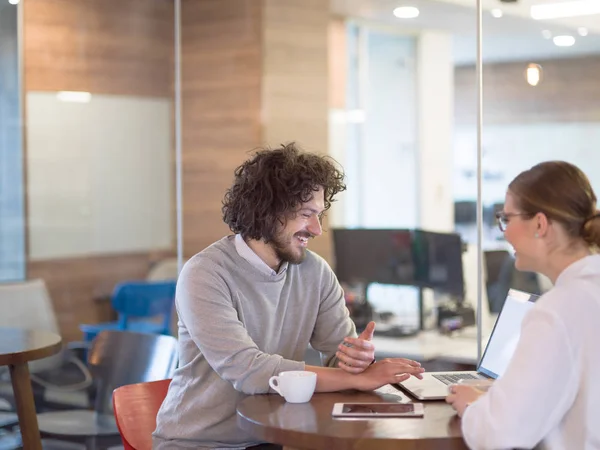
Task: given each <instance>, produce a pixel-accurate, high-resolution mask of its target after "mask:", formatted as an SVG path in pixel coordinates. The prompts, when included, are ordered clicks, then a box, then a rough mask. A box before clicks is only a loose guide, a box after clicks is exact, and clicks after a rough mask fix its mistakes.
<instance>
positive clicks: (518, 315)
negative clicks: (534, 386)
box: [478, 289, 538, 378]
mask: <svg viewBox="0 0 600 450" xmlns="http://www.w3.org/2000/svg"><path fill="white" fill-rule="evenodd" d="M537 299H538V296H537V295H534V294H528V293H526V292H521V291H517V290H516V289H511V290H509V291H508V296H507V297H506V301H505V302H504V305H503V306H502V311H500V315H499V316H498V320H496V325H495V326H494V330H493V331H492V334H491V335H490V339H489V341H488V344H487V347H486V349H485V353H484V354H483V357H482V358H481V362H480V364H479V367H478V371H479V372H481V373H483V374H485V375H487V376H489V377H492V378H498V377H500V376H502V374H503V373H504V371H505V370H506V367H507V366H508V363H509V362H510V360H511V358H512V355H513V353H514V352H515V348H516V347H517V343H518V342H519V337H520V336H521V323H522V322H523V318H524V317H525V314H526V313H527V311H529V310H530V309H531V308H532V307H533V305H534V303H535V301H536V300H537Z"/></svg>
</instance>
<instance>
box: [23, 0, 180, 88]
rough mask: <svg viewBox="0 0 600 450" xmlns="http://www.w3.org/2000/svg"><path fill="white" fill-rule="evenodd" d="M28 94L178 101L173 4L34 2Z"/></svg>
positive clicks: (27, 10)
mask: <svg viewBox="0 0 600 450" xmlns="http://www.w3.org/2000/svg"><path fill="white" fill-rule="evenodd" d="M23 8H24V55H25V59H24V64H25V75H24V76H25V88H26V90H30V91H61V90H70V91H89V92H93V93H102V94H123V95H140V96H156V97H171V96H172V89H171V79H172V73H173V65H172V59H171V58H172V54H173V43H174V41H173V35H174V31H173V30H174V26H173V20H174V11H173V2H172V1H169V0H125V1H123V0H84V1H79V0H27V1H25V2H23Z"/></svg>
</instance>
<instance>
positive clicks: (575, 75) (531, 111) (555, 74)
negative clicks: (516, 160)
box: [455, 56, 600, 127]
mask: <svg viewBox="0 0 600 450" xmlns="http://www.w3.org/2000/svg"><path fill="white" fill-rule="evenodd" d="M536 63H537V64H540V65H541V66H542V68H543V77H544V78H543V81H542V82H541V83H540V84H539V85H538V86H536V87H532V86H530V85H528V84H527V82H526V80H525V69H526V67H527V64H528V63H527V62H519V63H498V64H485V65H484V67H483V103H484V105H483V108H484V110H483V121H484V127H485V124H502V123H533V122H597V121H600V83H599V82H598V73H599V71H600V57H599V56H586V57H577V58H565V59H556V60H546V61H536ZM455 88H456V92H455V99H456V101H455V116H456V123H457V124H459V125H473V127H474V126H475V124H476V105H477V103H476V78H475V67H474V66H461V67H457V68H456V70H455Z"/></svg>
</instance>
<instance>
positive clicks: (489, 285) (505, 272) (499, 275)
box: [485, 250, 541, 314]
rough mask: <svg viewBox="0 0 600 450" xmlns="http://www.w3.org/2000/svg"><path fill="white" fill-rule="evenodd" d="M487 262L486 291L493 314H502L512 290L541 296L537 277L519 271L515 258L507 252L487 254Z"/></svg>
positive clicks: (500, 251) (530, 273)
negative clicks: (509, 292) (501, 311)
mask: <svg viewBox="0 0 600 450" xmlns="http://www.w3.org/2000/svg"><path fill="white" fill-rule="evenodd" d="M485 262H486V269H487V272H488V276H487V280H486V290H487V294H488V302H489V307H490V312H491V313H496V314H497V313H499V312H500V310H501V309H502V306H503V305H504V301H505V300H506V296H507V295H508V291H509V290H510V289H511V288H513V289H518V290H520V291H524V292H528V293H530V294H537V295H539V294H541V287H540V283H539V280H538V277H537V275H536V274H535V273H534V272H521V271H519V270H517V268H516V267H515V259H514V257H513V256H512V255H511V254H510V253H509V252H507V251H506V250H497V251H490V252H485Z"/></svg>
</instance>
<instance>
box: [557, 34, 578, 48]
mask: <svg viewBox="0 0 600 450" xmlns="http://www.w3.org/2000/svg"><path fill="white" fill-rule="evenodd" d="M552 41H553V42H554V45H556V46H557V47H571V46H572V45H573V44H575V38H574V37H573V36H554V39H552Z"/></svg>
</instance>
